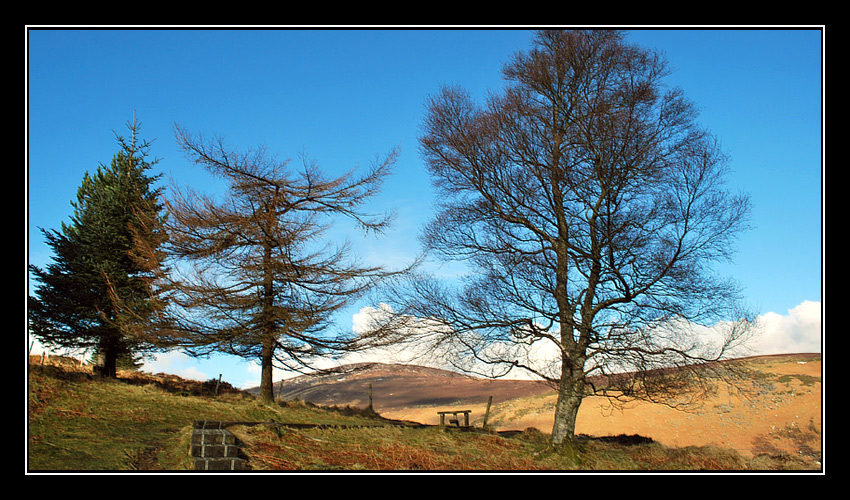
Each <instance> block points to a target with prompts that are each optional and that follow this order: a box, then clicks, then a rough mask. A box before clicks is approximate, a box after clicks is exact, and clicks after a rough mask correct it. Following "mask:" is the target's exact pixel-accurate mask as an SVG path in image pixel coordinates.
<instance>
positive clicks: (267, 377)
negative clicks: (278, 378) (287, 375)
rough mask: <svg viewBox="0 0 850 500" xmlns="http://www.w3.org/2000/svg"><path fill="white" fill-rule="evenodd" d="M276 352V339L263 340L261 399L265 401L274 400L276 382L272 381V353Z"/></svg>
mask: <svg viewBox="0 0 850 500" xmlns="http://www.w3.org/2000/svg"><path fill="white" fill-rule="evenodd" d="M273 354H274V339H271V338H266V339H265V340H263V354H262V356H261V359H260V361H261V367H262V368H261V377H260V401H262V402H264V403H272V402H274V385H273V384H274V383H273V381H272V355H273Z"/></svg>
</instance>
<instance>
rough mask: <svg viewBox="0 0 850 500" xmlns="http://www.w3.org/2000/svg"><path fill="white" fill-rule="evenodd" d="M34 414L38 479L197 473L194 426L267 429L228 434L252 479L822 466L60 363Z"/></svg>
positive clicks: (31, 385) (35, 389)
mask: <svg viewBox="0 0 850 500" xmlns="http://www.w3.org/2000/svg"><path fill="white" fill-rule="evenodd" d="M184 382H185V381H184ZM197 384H201V383H197ZM28 417H29V418H28V426H27V432H28V435H27V442H28V446H27V468H28V470H29V471H31V472H39V471H130V470H176V471H189V470H191V469H192V460H191V458H190V457H189V443H190V438H191V432H192V422H193V421H195V420H202V419H206V420H220V421H227V422H266V424H260V425H232V426H230V427H229V428H230V430H231V431H232V432H233V433H234V434H236V436H237V437H238V438H239V440H240V442H241V444H242V450H243V452H244V454H245V456H246V457H247V458H248V459H249V460H248V463H249V469H250V470H255V471H260V470H346V471H348V470H353V471H356V470H368V471H386V470H394V471H423V470H424V471H442V470H468V471H543V470H556V471H571V470H572V471H584V470H606V471H619V470H789V469H805V470H818V468H819V465H816V464H812V463H806V462H803V461H801V460H799V459H797V458H796V457H788V456H773V455H763V456H760V457H756V459H753V460H744V459H743V458H742V457H741V456H739V455H738V453H737V452H735V451H733V450H725V449H719V448H713V447H699V448H698V447H688V448H681V449H677V448H667V447H664V446H662V445H660V444H657V443H653V442H640V443H638V444H634V443H623V442H617V441H616V440H607V439H583V440H580V441H579V443H578V444H577V445H575V446H570V447H563V448H559V449H554V448H552V447H551V445H550V444H549V436H548V435H547V434H545V433H542V432H540V431H538V430H536V429H528V430H526V431H525V432H521V433H513V434H510V435H508V434H490V433H487V432H484V431H482V430H480V429H473V430H461V429H455V428H441V427H436V426H403V425H399V424H400V423H398V422H393V423H391V422H388V421H386V420H384V419H381V418H380V417H379V416H376V415H373V414H369V413H368V412H365V411H363V410H358V409H353V408H337V409H327V408H319V407H316V406H314V405H312V404H309V403H299V402H289V403H282V404H271V405H266V404H261V403H260V402H258V401H257V400H256V399H254V398H253V397H252V396H250V395H247V394H245V393H242V392H240V391H236V390H230V391H226V392H225V393H224V394H220V395H215V396H214V395H209V394H206V395H205V394H204V393H203V391H202V390H200V389H198V388H187V387H185V386H184V387H179V388H175V387H169V386H165V385H163V384H162V383H161V381H157V380H154V379H150V380H146V379H145V377H143V376H142V377H140V376H132V377H128V378H126V379H122V378H120V377H119V379H117V380H109V379H101V378H98V377H94V376H92V375H90V374H88V373H84V372H79V371H75V370H73V369H69V368H68V367H64V368H63V367H54V366H43V367H42V366H31V367H30V371H29V375H28ZM272 422H275V423H278V424H291V425H289V426H286V425H272V424H271V423H272ZM297 424H302V425H297ZM391 424H392V425H391Z"/></svg>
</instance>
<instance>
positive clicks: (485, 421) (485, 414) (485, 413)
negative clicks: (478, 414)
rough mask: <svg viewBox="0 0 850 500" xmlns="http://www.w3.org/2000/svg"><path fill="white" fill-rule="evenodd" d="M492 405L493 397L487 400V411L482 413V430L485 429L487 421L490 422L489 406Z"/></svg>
mask: <svg viewBox="0 0 850 500" xmlns="http://www.w3.org/2000/svg"><path fill="white" fill-rule="evenodd" d="M491 403H493V396H490V397H489V398H488V399H487V411H485V412H484V428H485V429H486V428H487V421H489V420H490V404H491Z"/></svg>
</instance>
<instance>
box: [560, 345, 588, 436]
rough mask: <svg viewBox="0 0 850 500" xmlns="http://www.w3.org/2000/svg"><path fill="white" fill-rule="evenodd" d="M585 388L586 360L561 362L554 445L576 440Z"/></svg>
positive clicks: (567, 359) (565, 358)
mask: <svg viewBox="0 0 850 500" xmlns="http://www.w3.org/2000/svg"><path fill="white" fill-rule="evenodd" d="M584 386H585V380H584V359H583V358H582V359H580V360H578V359H571V358H570V357H569V356H565V357H564V359H563V360H562V361H561V380H560V382H559V384H558V401H557V403H555V424H554V425H553V426H552V444H553V445H555V446H561V445H563V444H567V443H571V442H572V441H573V440H574V439H575V431H576V417H578V409H579V407H580V406H581V401H582V399H584Z"/></svg>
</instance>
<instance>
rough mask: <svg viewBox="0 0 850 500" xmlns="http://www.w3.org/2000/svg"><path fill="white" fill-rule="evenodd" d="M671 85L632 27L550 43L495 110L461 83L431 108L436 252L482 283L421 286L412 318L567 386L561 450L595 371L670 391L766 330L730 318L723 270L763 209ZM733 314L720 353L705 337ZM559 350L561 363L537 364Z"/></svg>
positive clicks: (645, 389) (626, 385)
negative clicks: (632, 36) (736, 185)
mask: <svg viewBox="0 0 850 500" xmlns="http://www.w3.org/2000/svg"><path fill="white" fill-rule="evenodd" d="M668 72H669V71H668V66H667V63H666V61H665V60H664V58H663V57H661V56H660V55H659V54H657V53H654V52H652V51H649V50H645V49H643V48H640V47H636V46H632V45H629V44H627V43H626V42H625V40H624V35H623V34H622V33H620V32H616V31H601V30H600V31H596V30H591V31H544V32H540V33H539V34H538V35H537V37H536V39H535V47H534V48H533V49H532V50H530V51H528V52H526V53H520V54H517V55H516V56H515V57H514V58H513V59H512V61H511V62H510V63H509V64H507V65H506V66H505V68H504V76H505V77H506V80H507V81H508V82H509V85H508V87H507V88H506V90H505V91H504V92H503V93H500V94H499V95H491V96H490V97H489V99H488V100H487V102H486V105H484V106H480V105H478V104H477V103H475V102H473V100H472V99H471V97H470V96H469V95H468V93H467V92H465V91H464V90H462V89H460V88H457V87H449V88H444V89H443V90H442V92H441V93H440V94H439V95H437V96H435V97H433V98H431V100H430V102H429V109H428V113H427V118H426V120H425V123H424V133H423V136H422V137H421V147H422V151H423V153H424V158H425V161H426V163H427V166H428V168H429V170H430V172H431V175H432V178H433V179H434V182H435V185H436V187H437V188H438V190H439V192H440V193H441V194H442V198H441V210H440V211H439V213H438V215H437V216H436V217H435V218H434V220H433V222H432V223H431V224H430V225H429V226H427V228H426V229H425V231H424V236H423V241H424V244H425V247H426V248H427V249H428V250H429V251H430V252H431V253H432V254H434V255H437V256H439V257H441V258H444V259H447V260H459V261H463V262H467V263H469V264H470V266H471V268H472V269H473V272H471V273H470V274H469V276H468V277H466V278H465V281H464V282H463V283H461V284H460V285H459V286H458V287H452V286H450V285H448V284H446V283H444V282H442V281H440V280H436V279H429V278H427V277H425V276H421V277H420V278H419V279H417V280H414V281H413V282H412V285H411V286H410V287H409V288H408V289H406V290H404V291H402V292H400V294H399V296H398V300H397V301H396V303H395V307H396V308H397V310H398V311H399V312H403V313H404V314H405V315H407V316H406V317H416V318H427V321H428V323H429V324H430V325H432V326H433V325H438V327H437V328H431V329H430V330H429V333H430V335H432V338H433V336H434V335H435V332H438V333H439V334H440V335H438V337H439V342H441V343H443V344H446V345H451V349H453V350H455V351H458V352H459V350H462V351H463V352H464V353H466V354H468V355H469V356H470V359H474V360H475V361H476V362H478V363H479V364H480V363H482V362H483V363H487V364H491V365H494V366H501V367H503V368H504V371H503V372H502V374H506V373H507V372H508V371H509V370H512V369H514V368H523V369H526V370H528V371H530V372H533V373H535V374H537V375H539V376H540V377H543V378H545V379H547V380H550V381H551V382H552V383H553V384H555V385H556V386H557V388H558V401H557V406H556V410H555V424H554V428H553V432H552V441H553V443H555V444H556V445H559V444H562V443H564V442H565V441H569V440H571V439H572V438H573V436H574V433H575V423H576V415H577V413H578V409H579V405H580V403H581V401H582V398H584V397H585V396H586V395H587V394H588V387H589V384H588V382H589V381H592V380H600V379H598V378H591V377H592V376H594V375H609V374H612V373H615V372H616V373H625V372H635V374H633V375H631V376H621V377H610V378H609V379H608V389H609V391H610V389H611V388H612V387H614V385H613V384H614V383H615V382H616V383H617V388H618V391H610V392H609V394H613V393H614V392H616V393H617V394H620V395H624V394H626V395H628V396H630V397H636V396H641V395H642V396H645V397H650V396H652V395H659V394H663V393H665V392H668V391H669V390H670V389H671V388H672V385H679V384H678V382H677V380H678V378H677V377H680V376H682V375H683V374H685V373H688V374H691V375H692V374H693V373H701V372H699V370H690V371H685V370H668V371H666V372H657V371H656V372H653V370H654V369H657V368H668V369H669V368H673V367H696V366H705V364H706V363H707V362H709V361H713V360H718V359H721V358H722V357H724V356H725V355H726V354H727V352H728V349H729V348H730V347H731V346H733V345H737V344H739V343H740V342H741V341H742V340H743V339H744V338H745V337H746V336H747V334H748V331H749V329H748V328H746V327H747V326H748V325H749V323H748V318H746V317H743V316H735V317H733V316H730V309H729V305H730V304H733V303H735V302H736V300H737V299H738V298H739V290H738V287H736V286H735V284H734V283H733V282H731V281H730V280H726V279H722V278H720V277H718V276H716V275H715V273H714V272H713V271H712V267H711V265H712V263H715V262H717V261H723V260H725V259H727V258H729V257H730V256H731V254H732V248H733V246H732V245H733V242H734V240H735V238H736V235H737V233H738V232H740V231H741V230H743V229H745V228H746V224H747V220H748V214H749V201H748V198H747V196H746V195H740V194H733V193H730V192H729V191H728V190H727V189H726V188H725V187H724V184H723V178H724V175H725V173H726V171H727V165H728V160H727V157H726V156H725V155H724V154H723V152H722V151H721V148H720V147H719V144H718V141H717V140H716V139H715V138H714V137H713V136H712V135H711V134H710V133H708V132H707V131H705V130H703V129H702V128H700V127H699V126H698V125H697V123H696V118H697V115H698V113H697V109H696V107H695V106H694V105H693V104H692V103H691V102H689V101H688V100H687V99H686V98H685V97H684V95H683V92H682V91H681V90H680V89H677V88H667V87H666V86H665V85H664V83H663V79H664V77H665V76H666V75H667V74H668ZM722 319H731V322H730V323H728V324H729V325H730V327H729V328H727V329H726V330H725V333H723V334H721V335H720V336H721V337H722V338H720V339H715V340H716V341H712V340H707V339H706V335H705V334H706V333H710V332H712V331H713V330H710V329H708V328H701V327H698V326H697V325H713V324H715V323H716V322H718V321H720V320H722ZM544 345H545V346H549V347H550V348H552V350H553V351H554V352H555V360H554V361H555V363H554V364H553V365H552V364H550V365H545V364H540V363H537V364H532V363H531V362H530V361H529V359H530V358H529V354H530V353H531V352H532V351H534V350H535V349H538V348H539V347H540V346H544ZM538 350H539V349H538ZM543 350H545V349H543ZM457 362H458V363H460V362H461V361H460V359H458V360H457ZM648 373H656V374H659V373H664V374H666V375H665V376H655V377H648V376H646V374H648ZM674 373H675V374H677V375H676V376H675V377H674V376H673V375H672V374H674ZM597 389H600V391H601V390H602V389H601V388H600V387H597ZM653 389H660V392H659V391H653Z"/></svg>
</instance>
